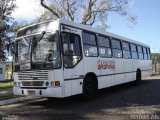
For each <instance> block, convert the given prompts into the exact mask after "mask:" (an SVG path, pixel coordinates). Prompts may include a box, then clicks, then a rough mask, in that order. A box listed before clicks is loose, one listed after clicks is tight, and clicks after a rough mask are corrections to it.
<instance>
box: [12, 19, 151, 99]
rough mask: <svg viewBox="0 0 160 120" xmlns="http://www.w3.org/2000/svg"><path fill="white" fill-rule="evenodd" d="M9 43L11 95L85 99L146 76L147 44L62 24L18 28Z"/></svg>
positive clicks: (149, 62) (148, 66)
mask: <svg viewBox="0 0 160 120" xmlns="http://www.w3.org/2000/svg"><path fill="white" fill-rule="evenodd" d="M14 43H15V49H14V53H15V55H14V58H15V62H14V75H13V76H14V89H13V91H14V94H15V95H31V96H43V97H57V98H63V97H68V96H72V95H77V94H81V95H82V96H83V98H85V99H90V98H92V97H94V96H95V95H96V94H97V91H98V89H102V88H107V87H110V86H114V85H118V84H122V83H126V82H131V81H134V82H135V83H139V82H140V81H141V79H142V78H143V77H147V76H149V75H151V74H152V61H151V53H150V48H149V46H148V45H146V44H143V43H140V42H138V41H134V40H131V39H128V38H125V37H122V36H119V35H115V34H112V33H108V32H105V31H103V30H99V29H95V28H92V27H89V26H85V25H82V24H78V23H74V22H71V21H67V20H63V19H57V20H52V21H47V22H42V23H38V24H34V25H30V26H27V27H25V28H22V29H20V30H19V31H18V32H17V36H16V39H15V41H14Z"/></svg>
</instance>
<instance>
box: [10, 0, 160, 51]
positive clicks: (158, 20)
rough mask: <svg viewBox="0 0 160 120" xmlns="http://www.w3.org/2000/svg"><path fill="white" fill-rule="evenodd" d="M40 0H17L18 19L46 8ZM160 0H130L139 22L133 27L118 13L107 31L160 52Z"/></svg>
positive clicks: (112, 17) (113, 17) (27, 18)
mask: <svg viewBox="0 0 160 120" xmlns="http://www.w3.org/2000/svg"><path fill="white" fill-rule="evenodd" d="M37 1H39V0H16V3H17V9H16V10H15V11H14V12H13V15H12V16H13V17H14V18H15V19H16V20H33V19H34V18H36V17H37V16H39V15H40V13H42V11H43V10H44V9H43V8H42V7H40V6H39V4H40V3H39V2H37ZM159 6H160V0H129V12H130V13H131V14H133V15H136V16H138V19H137V21H138V23H137V24H136V25H133V26H132V28H131V27H130V24H129V25H128V22H127V21H126V20H125V19H124V18H122V17H121V16H119V15H118V14H116V13H111V14H110V15H109V18H108V24H109V25H110V29H108V30H107V31H109V32H112V33H115V34H118V35H121V36H124V37H128V38H131V39H133V40H137V41H140V42H143V43H146V44H149V45H150V47H151V50H152V52H160V33H159V30H160V14H159V13H158V12H159V11H160V7H159Z"/></svg>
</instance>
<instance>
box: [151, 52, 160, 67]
mask: <svg viewBox="0 0 160 120" xmlns="http://www.w3.org/2000/svg"><path fill="white" fill-rule="evenodd" d="M152 62H153V63H156V64H157V63H160V53H152Z"/></svg>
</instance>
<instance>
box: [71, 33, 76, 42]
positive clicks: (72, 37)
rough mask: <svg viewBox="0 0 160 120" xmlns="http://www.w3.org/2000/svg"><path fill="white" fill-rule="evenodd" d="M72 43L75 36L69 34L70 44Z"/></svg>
mask: <svg viewBox="0 0 160 120" xmlns="http://www.w3.org/2000/svg"><path fill="white" fill-rule="evenodd" d="M74 41H75V34H74V33H71V35H70V42H71V43H74Z"/></svg>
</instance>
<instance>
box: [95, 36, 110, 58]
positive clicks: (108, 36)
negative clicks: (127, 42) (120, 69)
mask: <svg viewBox="0 0 160 120" xmlns="http://www.w3.org/2000/svg"><path fill="white" fill-rule="evenodd" d="M98 37H104V38H107V39H108V40H109V47H106V46H100V44H99V39H98ZM97 43H98V53H99V56H100V57H101V58H112V57H113V54H112V47H111V38H110V37H109V36H105V35H101V34H98V35H97ZM100 47H103V48H108V49H110V50H111V56H110V57H107V56H101V55H100V51H99V49H100Z"/></svg>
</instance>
